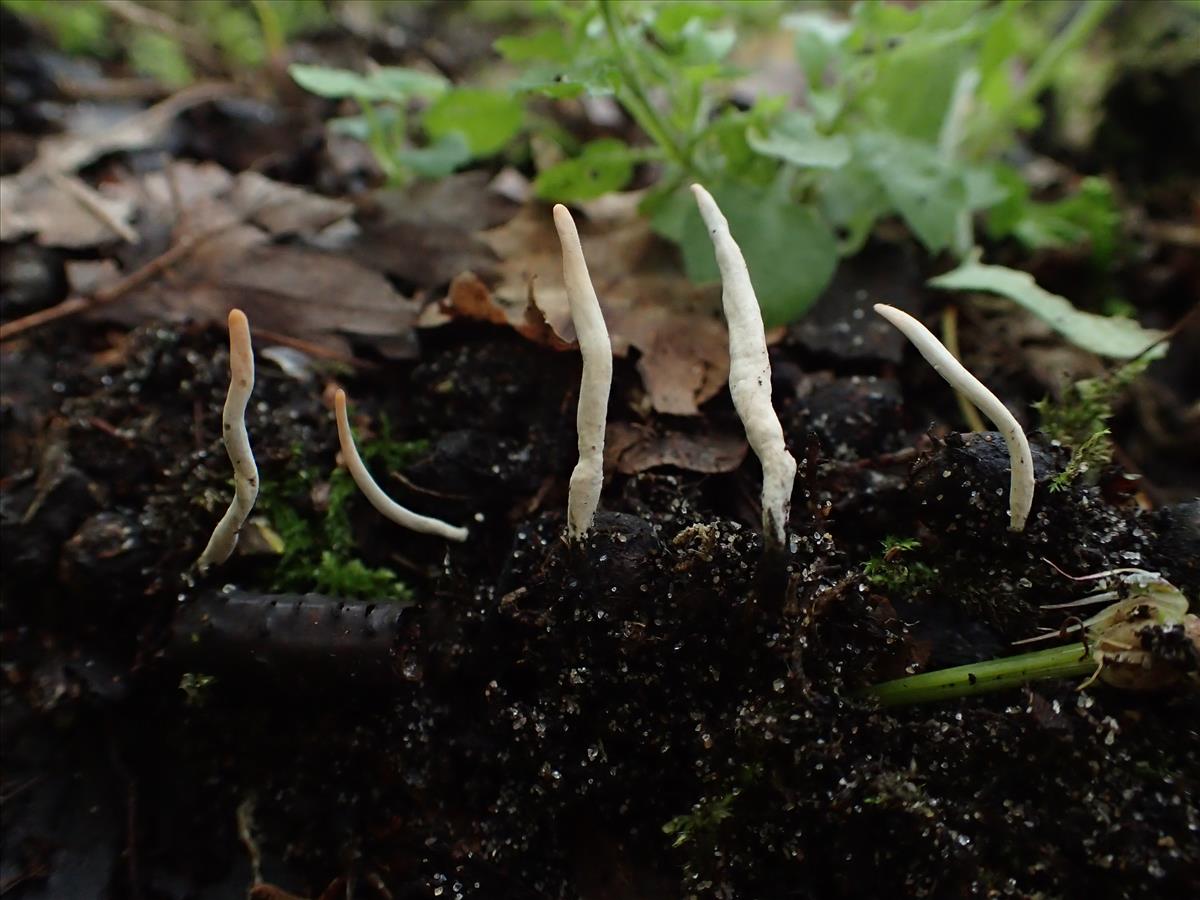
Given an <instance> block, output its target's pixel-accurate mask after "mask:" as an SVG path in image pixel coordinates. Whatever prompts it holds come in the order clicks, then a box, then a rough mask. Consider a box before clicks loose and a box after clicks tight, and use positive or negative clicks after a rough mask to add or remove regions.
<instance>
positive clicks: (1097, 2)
mask: <svg viewBox="0 0 1200 900" xmlns="http://www.w3.org/2000/svg"><path fill="white" fill-rule="evenodd" d="M1115 3H1116V0H1082V2H1080V3H1079V4H1078V7H1079V9H1078V10H1077V12H1076V13H1075V15H1074V16H1073V17H1072V18H1071V21H1070V23H1069V24H1068V25H1067V26H1066V27H1065V28H1064V29H1063V30H1062V31H1060V32H1059V33H1058V35H1056V36H1055V38H1054V40H1052V41H1051V42H1050V44H1049V46H1047V47H1046V49H1045V50H1043V51H1042V52H1041V54H1039V55H1038V58H1037V59H1036V60H1034V61H1033V64H1032V65H1031V66H1030V67H1029V72H1028V73H1027V74H1026V77H1025V82H1024V83H1023V84H1022V85H1021V88H1020V90H1018V91H1017V92H1016V93H1014V94H1013V95H1012V97H1011V98H1009V101H1008V102H1007V103H1005V104H1004V105H1003V106H1001V107H1000V108H999V109H997V110H995V111H994V113H993V115H992V116H991V117H990V118H989V119H988V120H987V124H986V125H985V127H984V128H983V129H981V131H980V132H977V133H976V134H975V135H973V140H972V142H971V143H972V147H973V148H974V149H975V150H976V151H978V149H979V148H980V147H981V146H986V144H987V142H988V141H989V140H990V139H991V138H992V137H993V135H994V133H995V132H996V130H997V129H999V128H1002V127H1004V123H1005V122H1007V121H1009V120H1010V119H1011V118H1012V116H1013V113H1014V112H1015V111H1016V110H1018V109H1020V108H1021V107H1023V106H1025V105H1026V104H1028V103H1030V102H1032V101H1033V100H1034V99H1035V98H1036V97H1037V95H1038V94H1040V93H1041V92H1042V91H1043V90H1044V89H1045V88H1046V86H1047V85H1048V84H1049V83H1050V80H1051V79H1052V78H1053V77H1054V73H1055V71H1056V70H1057V69H1058V66H1059V64H1060V63H1061V62H1062V60H1063V59H1064V57H1066V55H1067V54H1068V53H1070V52H1071V51H1072V50H1074V49H1076V48H1077V47H1079V46H1080V45H1081V44H1083V43H1084V42H1085V41H1086V40H1087V39H1088V38H1089V37H1090V36H1091V34H1092V32H1093V31H1095V30H1096V28H1097V26H1099V24H1100V23H1101V22H1102V21H1104V17H1105V16H1106V15H1108V11H1109V9H1111V8H1112V6H1113V5H1114V4H1115Z"/></svg>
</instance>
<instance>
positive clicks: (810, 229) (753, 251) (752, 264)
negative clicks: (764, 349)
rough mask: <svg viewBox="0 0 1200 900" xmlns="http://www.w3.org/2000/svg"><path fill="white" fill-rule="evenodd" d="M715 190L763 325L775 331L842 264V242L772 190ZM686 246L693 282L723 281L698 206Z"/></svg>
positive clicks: (690, 215) (686, 226)
mask: <svg viewBox="0 0 1200 900" xmlns="http://www.w3.org/2000/svg"><path fill="white" fill-rule="evenodd" d="M709 190H710V191H711V192H712V195H713V197H714V199H716V201H717V204H718V205H719V206H720V207H721V211H722V212H723V213H724V214H725V217H726V218H727V219H728V220H729V228H730V231H731V233H732V234H733V238H734V240H735V241H737V243H738V246H740V247H741V248H742V254H743V255H744V256H745V258H746V265H747V267H748V268H749V269H750V280H751V281H752V282H753V284H754V291H755V293H756V294H757V295H758V305H759V307H760V308H761V309H762V314H763V323H764V324H765V325H766V326H767V327H768V328H770V327H773V326H775V325H783V324H785V323H787V322H791V321H793V320H795V319H796V318H798V317H799V316H801V315H802V314H803V313H804V312H805V311H806V310H807V309H808V308H809V307H810V306H812V304H813V303H814V302H815V301H816V299H817V297H818V296H820V294H821V291H823V290H824V289H825V286H826V285H827V284H828V283H829V279H830V278H832V277H833V270H834V268H835V267H836V265H837V242H836V241H835V240H834V237H833V233H832V232H831V231H830V230H829V226H828V225H826V224H825V222H824V220H823V219H822V218H821V217H820V215H818V214H817V212H816V211H815V210H813V209H812V208H811V207H808V206H801V205H800V204H797V203H794V202H792V201H791V200H790V199H788V197H787V196H786V195H782V194H780V193H778V192H776V191H771V190H768V189H767V188H761V187H757V186H753V185H744V184H739V183H732V182H726V183H724V184H717V185H714V186H712V187H710V188H709ZM680 246H681V249H682V251H683V262H684V267H685V268H686V270H687V274H688V277H689V278H690V279H692V280H693V281H697V282H708V281H717V280H719V279H720V272H719V270H718V269H717V262H716V258H715V256H714V254H713V248H712V241H711V240H710V239H709V234H708V230H707V229H706V228H705V227H704V223H703V222H702V221H701V219H700V214H699V212H698V211H696V209H695V205H694V204H693V205H692V208H691V209H690V211H688V212H687V213H686V214H685V217H684V222H683V228H682V240H681V241H680Z"/></svg>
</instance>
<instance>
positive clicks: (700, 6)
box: [654, 0, 725, 41]
mask: <svg viewBox="0 0 1200 900" xmlns="http://www.w3.org/2000/svg"><path fill="white" fill-rule="evenodd" d="M724 15H725V13H724V12H723V11H722V9H721V8H720V7H719V6H717V5H716V4H714V3H699V2H694V0H676V2H673V3H664V4H663V5H662V6H660V7H659V8H658V10H657V14H656V15H655V16H654V31H655V33H656V34H657V35H658V36H659V37H660V38H662V39H663V40H664V41H674V40H678V39H679V37H680V35H681V34H682V32H683V30H684V28H685V27H686V26H687V25H689V24H690V23H692V22H695V21H699V22H700V23H701V24H702V23H704V22H716V21H718V20H720V19H721V18H723V17H724Z"/></svg>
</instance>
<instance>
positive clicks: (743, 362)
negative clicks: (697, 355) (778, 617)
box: [692, 184, 796, 547]
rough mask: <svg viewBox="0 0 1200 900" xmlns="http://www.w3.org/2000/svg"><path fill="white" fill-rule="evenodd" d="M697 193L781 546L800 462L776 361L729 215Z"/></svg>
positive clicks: (695, 188) (771, 540) (733, 381)
mask: <svg viewBox="0 0 1200 900" xmlns="http://www.w3.org/2000/svg"><path fill="white" fill-rule="evenodd" d="M692 194H693V195H694V196H695V198H696V205H697V206H698V207H699V209H700V218H702V219H703V220H704V225H705V227H706V228H707V229H708V235H709V237H710V238H711V239H712V244H713V253H714V254H715V256H716V258H717V268H718V269H720V271H721V305H722V307H723V308H724V311H725V324H726V325H727V326H728V328H729V394H730V396H731V397H732V398H733V406H734V409H736V410H737V414H738V418H740V419H741V420H742V425H743V426H744V427H745V429H746V439H747V440H748V441H749V443H750V446H751V448H753V450H754V454H755V455H756V456H757V457H758V460H759V463H760V464H761V465H762V473H763V488H762V513H763V538H764V540H765V541H766V542H767V544H768V545H769V546H774V547H782V546H784V544H785V542H786V539H787V523H788V515H789V512H790V509H791V503H792V488H793V486H794V485H795V481H796V460H795V459H794V458H793V457H792V455H791V454H790V453H789V452H788V450H787V444H786V442H785V441H784V436H783V426H781V425H780V423H779V417H778V416H777V415H776V414H775V408H774V407H773V406H772V405H771V359H770V356H769V355H768V354H767V338H766V333H765V331H764V329H763V321H762V310H761V309H760V308H759V305H758V297H757V296H755V294H754V285H753V284H752V283H751V281H750V270H749V269H748V268H747V267H746V260H745V257H743V256H742V251H741V248H740V247H738V245H737V242H736V241H735V240H734V239H733V235H732V234H730V232H729V222H728V221H727V220H726V218H725V215H724V214H723V213H722V212H721V209H720V207H718V206H717V202H716V201H715V200H714V199H713V198H712V195H711V194H710V193H709V192H708V191H706V190H705V189H704V187H703V186H701V185H699V184H693V185H692Z"/></svg>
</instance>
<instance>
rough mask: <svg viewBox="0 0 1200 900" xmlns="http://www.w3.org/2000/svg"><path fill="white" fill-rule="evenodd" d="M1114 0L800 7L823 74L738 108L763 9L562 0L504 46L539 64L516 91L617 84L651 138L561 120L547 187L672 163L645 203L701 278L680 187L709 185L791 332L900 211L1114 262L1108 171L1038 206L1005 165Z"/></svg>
mask: <svg viewBox="0 0 1200 900" xmlns="http://www.w3.org/2000/svg"><path fill="white" fill-rule="evenodd" d="M1110 5H1111V3H1110V2H1109V0H1097V2H1094V3H1090V4H1087V5H1086V6H1087V8H1086V9H1083V10H1080V11H1078V12H1077V13H1076V14H1075V15H1073V16H1072V17H1071V18H1069V19H1068V20H1067V21H1066V22H1065V25H1064V23H1063V22H1062V21H1061V20H1060V19H1059V18H1058V17H1055V16H1047V15H1046V14H1045V13H1043V12H1042V11H1032V10H1026V9H1025V8H1024V6H1023V4H1021V3H1007V4H988V3H984V2H975V0H965V2H958V3H930V4H921V5H919V6H917V7H915V8H912V9H910V8H907V7H904V6H901V5H898V4H888V3H882V2H878V0H867V2H862V3H858V4H856V5H855V6H854V7H853V9H852V10H851V12H850V14H849V17H848V18H842V17H840V16H839V15H838V14H836V13H832V14H831V13H827V12H824V11H806V12H800V13H796V14H792V15H789V16H785V17H784V19H783V25H784V26H785V27H786V28H788V29H789V30H790V31H792V33H793V34H794V35H795V46H796V52H797V55H798V59H799V62H800V64H801V67H802V69H803V71H804V74H805V76H806V80H807V88H808V90H807V97H806V100H805V106H804V108H802V109H795V108H789V106H788V104H787V103H786V101H785V100H783V99H782V98H778V97H770V96H765V97H761V98H759V99H757V100H756V101H755V103H754V104H753V106H751V107H750V108H749V109H743V108H741V107H739V106H738V105H737V104H736V103H734V102H731V101H732V95H733V85H734V82H735V79H736V78H737V77H738V76H739V75H740V74H742V73H741V71H740V70H739V69H738V67H737V66H735V65H733V64H732V63H731V62H730V59H731V53H732V51H733V49H734V47H735V45H736V43H737V32H736V28H737V26H738V25H739V24H741V22H740V21H739V15H740V14H741V11H742V9H743V8H744V6H746V5H739V4H722V3H712V2H681V3H630V2H619V0H598V2H593V3H587V4H582V5H578V6H575V5H571V6H568V5H563V4H554V5H553V9H554V10H555V11H556V13H557V16H558V19H559V21H560V22H561V27H560V28H558V29H555V28H553V27H540V28H538V29H537V30H536V31H534V32H532V33H531V34H528V35H525V36H508V37H505V38H502V39H501V40H499V41H497V43H496V49H497V50H498V51H499V52H500V53H501V55H503V56H504V57H505V58H506V59H507V60H508V61H509V62H510V63H512V64H514V65H516V66H519V67H520V68H521V69H522V70H523V71H522V74H521V75H520V76H519V77H518V78H517V80H516V81H515V83H514V85H513V88H514V90H516V91H518V92H521V93H525V94H533V95H543V96H546V97H550V98H554V99H561V98H565V97H573V96H579V95H582V94H591V95H611V96H614V97H615V98H616V100H617V101H618V102H619V103H620V104H621V105H622V106H623V108H624V109H625V110H626V111H627V112H628V114H629V115H630V116H631V117H632V118H633V119H634V120H635V121H636V122H637V123H638V124H639V125H640V126H641V128H642V130H643V131H644V132H645V133H646V135H647V136H648V137H649V138H650V140H651V142H652V144H651V146H650V147H630V146H627V145H623V144H622V143H621V142H619V141H617V140H616V139H606V141H605V143H604V144H603V145H602V146H599V147H598V146H596V143H595V142H592V143H588V144H584V145H576V144H574V143H573V142H572V139H571V138H570V137H569V136H566V135H563V134H562V133H561V131H554V132H549V133H548V135H547V136H548V137H549V138H550V139H552V140H556V141H558V142H559V143H560V144H561V146H562V150H563V151H564V152H565V153H567V154H568V156H569V157H570V158H568V159H567V160H566V161H564V162H561V163H558V164H557V165H554V166H552V167H550V168H548V169H545V170H544V171H542V172H541V173H539V175H538V178H537V181H536V182H535V189H536V191H537V193H538V195H539V196H542V197H545V198H547V199H553V200H561V201H571V200H581V199H588V198H590V197H592V196H596V195H598V194H599V193H601V192H602V191H603V190H606V189H617V188H619V187H621V186H623V185H624V183H627V182H628V180H629V179H630V178H631V177H632V175H633V172H634V167H635V166H636V165H637V164H638V163H642V162H653V163H655V164H656V165H657V166H658V170H659V172H660V174H659V179H658V181H657V183H656V184H655V187H654V188H653V190H652V191H651V192H650V194H649V195H648V196H647V198H646V200H645V202H644V205H643V211H644V212H645V213H646V214H647V215H649V216H650V217H651V221H652V223H653V225H654V227H655V229H656V230H657V231H658V232H659V233H660V234H662V235H664V236H666V237H668V238H670V239H671V240H673V241H675V242H676V243H678V244H679V245H680V247H681V249H682V254H683V260H684V265H685V267H686V270H687V273H688V275H689V277H691V278H692V279H693V280H696V281H710V280H714V279H715V277H716V267H715V265H714V262H713V258H712V252H711V250H710V249H709V247H708V243H707V240H706V235H705V233H704V230H703V228H702V226H701V225H700V224H699V220H698V217H697V216H696V215H695V213H694V211H693V210H692V208H691V204H690V202H689V199H688V197H687V196H686V193H685V192H684V191H682V190H681V188H683V187H684V186H685V185H686V184H687V183H688V182H689V181H692V180H700V181H703V182H704V183H705V185H706V186H707V187H708V188H709V190H710V191H711V192H712V194H713V195H714V197H715V198H716V200H717V202H718V204H719V205H720V206H721V208H722V209H723V210H724V211H725V213H726V216H727V217H728V219H729V221H730V224H731V227H732V230H733V232H734V233H735V234H736V235H738V240H739V243H740V244H741V245H742V247H743V250H744V253H745V255H746V257H747V262H748V264H749V268H750V271H751V272H752V273H753V277H754V283H755V290H756V293H757V295H758V298H759V301H760V303H761V305H762V307H763V314H764V319H765V320H766V322H767V324H768V325H774V324H779V323H782V322H786V321H789V320H791V319H794V318H796V317H797V316H799V315H800V314H801V313H803V312H804V311H805V310H806V309H807V308H808V307H809V306H810V305H811V303H812V302H813V301H814V300H815V299H816V297H817V296H819V294H820V293H821V291H822V290H823V289H824V287H825V285H826V284H827V283H828V281H829V279H830V278H831V277H832V275H833V272H834V269H835V267H836V264H837V259H838V257H839V255H845V254H848V253H853V252H854V251H856V250H857V249H858V248H859V247H861V246H862V244H863V242H864V241H865V240H866V238H867V236H868V235H869V234H870V232H871V229H872V227H873V226H874V224H875V223H876V222H877V221H879V220H880V219H881V218H885V217H888V216H899V217H900V218H901V219H903V220H904V222H905V223H906V224H907V225H908V227H909V228H910V229H911V231H912V233H913V234H914V235H915V236H916V237H917V239H918V240H919V241H920V242H921V243H922V244H924V245H925V247H926V248H927V249H928V250H929V251H930V252H933V253H937V252H940V251H943V250H949V251H951V252H953V253H955V254H956V255H959V256H964V255H966V254H967V252H968V251H969V250H970V249H971V248H972V246H973V245H974V235H973V228H972V216H973V214H974V213H975V212H977V211H983V210H993V209H996V210H997V212H996V214H995V220H994V223H993V225H992V228H993V229H994V231H995V233H996V234H998V235H1000V234H1008V233H1016V234H1017V235H1018V236H1019V239H1022V240H1026V241H1029V242H1031V243H1032V242H1036V243H1037V244H1038V245H1042V246H1044V245H1046V244H1048V243H1051V242H1058V243H1067V242H1075V241H1079V240H1084V239H1090V240H1091V241H1092V242H1093V247H1094V249H1095V250H1096V252H1097V254H1098V256H1100V257H1102V258H1103V257H1105V255H1106V254H1109V253H1111V248H1112V243H1113V236H1112V231H1113V228H1114V227H1115V223H1114V221H1113V219H1112V218H1111V216H1109V217H1105V215H1104V214H1103V213H1104V210H1105V209H1110V207H1106V206H1105V205H1104V204H1103V203H1102V202H1101V199H1100V197H1101V193H1102V188H1101V187H1100V184H1102V183H1097V182H1089V183H1087V184H1085V185H1084V187H1083V190H1081V192H1080V194H1079V195H1077V196H1073V197H1070V198H1066V199H1064V200H1063V201H1060V202H1058V203H1056V204H1049V205H1047V204H1037V203H1035V202H1033V201H1032V200H1031V199H1030V197H1029V193H1028V190H1027V189H1026V188H1025V187H1024V184H1023V182H1022V181H1021V179H1020V178H1019V177H1018V176H1017V175H1016V173H1015V171H1014V170H1012V169H1011V168H1009V167H1007V166H1005V165H1004V164H1001V163H998V162H996V161H995V157H996V156H997V154H998V153H1000V152H1002V151H1004V150H1005V149H1007V148H1008V147H1010V146H1011V145H1012V143H1013V141H1014V137H1015V134H1016V132H1017V131H1018V129H1023V128H1030V127H1032V126H1034V125H1036V124H1037V121H1038V118H1039V115H1040V112H1039V108H1038V107H1037V105H1036V100H1037V98H1038V95H1039V94H1040V93H1041V91H1042V90H1043V89H1044V88H1046V87H1047V86H1049V85H1051V84H1052V83H1053V81H1054V78H1055V76H1056V73H1057V72H1058V71H1059V70H1060V69H1061V66H1062V63H1063V61H1064V60H1065V59H1068V58H1069V57H1070V55H1071V54H1072V53H1074V52H1075V51H1076V50H1078V49H1079V47H1081V46H1082V45H1083V43H1084V42H1085V41H1086V39H1087V38H1088V36H1089V35H1090V34H1091V33H1092V31H1093V30H1094V29H1095V28H1096V26H1097V25H1098V23H1099V22H1100V21H1101V19H1102V18H1103V17H1104V14H1105V12H1106V11H1107V9H1108V8H1109V6H1110ZM1060 26H1062V27H1060ZM1019 70H1024V71H1025V73H1026V77H1025V78H1023V79H1021V78H1018V77H1016V75H1017V73H1018V71H1019ZM916 85H919V86H920V90H921V98H922V99H921V102H920V103H914V102H913V90H914V86H916ZM1109 199H1111V198H1109Z"/></svg>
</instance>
